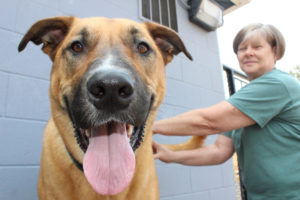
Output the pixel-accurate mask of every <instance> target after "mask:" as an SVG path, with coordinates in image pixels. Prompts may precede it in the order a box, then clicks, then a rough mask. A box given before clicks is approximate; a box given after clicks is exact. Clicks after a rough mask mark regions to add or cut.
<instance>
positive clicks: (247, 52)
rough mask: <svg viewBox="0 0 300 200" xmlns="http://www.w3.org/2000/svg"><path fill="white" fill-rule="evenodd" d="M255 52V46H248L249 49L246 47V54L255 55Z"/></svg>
mask: <svg viewBox="0 0 300 200" xmlns="http://www.w3.org/2000/svg"><path fill="white" fill-rule="evenodd" d="M253 53H254V51H253V48H251V47H247V49H246V55H253Z"/></svg>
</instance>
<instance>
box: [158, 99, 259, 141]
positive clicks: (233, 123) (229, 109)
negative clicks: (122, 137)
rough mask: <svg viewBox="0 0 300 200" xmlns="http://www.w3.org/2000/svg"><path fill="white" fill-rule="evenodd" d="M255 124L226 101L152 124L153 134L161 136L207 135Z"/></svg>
mask: <svg viewBox="0 0 300 200" xmlns="http://www.w3.org/2000/svg"><path fill="white" fill-rule="evenodd" d="M253 124H255V121H254V120H253V119H251V118H250V117H248V116H247V115H245V114H244V113H242V112H241V111H240V110H238V109H237V108H235V107H234V106H233V105H231V104H230V103H228V102H227V101H222V102H221V103H219V104H216V105H214V106H211V107H208V108H203V109H197V110H192V111H189V112H186V113H183V114H180V115H177V116H175V117H172V118H168V119H164V120H160V121H157V122H155V123H154V125H153V128H152V130H153V132H154V133H159V134H162V135H175V136H186V135H199V136H201V135H209V134H216V133H222V132H226V131H230V130H235V129H238V128H242V127H246V126H250V125H253Z"/></svg>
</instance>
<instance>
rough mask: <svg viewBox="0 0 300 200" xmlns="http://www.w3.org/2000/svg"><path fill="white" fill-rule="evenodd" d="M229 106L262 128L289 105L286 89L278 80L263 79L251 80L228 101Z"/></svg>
mask: <svg viewBox="0 0 300 200" xmlns="http://www.w3.org/2000/svg"><path fill="white" fill-rule="evenodd" d="M227 101H228V102H229V103H230V104H232V105H233V106H234V107H236V108H237V109H239V110H240V111H241V112H243V113H244V114H246V115H247V116H249V117H250V118H252V119H253V120H254V121H255V122H256V123H257V124H258V125H259V126H260V127H264V126H265V125H266V124H267V123H268V122H269V121H270V120H271V119H272V118H273V117H274V116H276V115H277V114H278V113H280V112H281V110H282V109H283V108H284V107H285V106H286V105H287V104H288V103H289V101H290V98H289V94H288V91H287V89H286V88H285V86H284V85H283V84H282V83H281V81H280V80H277V79H276V78H272V77H267V78H266V77H263V78H258V79H255V80H253V81H252V82H251V83H249V84H248V85H246V86H245V87H243V88H242V89H240V90H239V91H238V92H237V93H235V94H234V95H232V96H231V97H230V98H229V99H228V100H227Z"/></svg>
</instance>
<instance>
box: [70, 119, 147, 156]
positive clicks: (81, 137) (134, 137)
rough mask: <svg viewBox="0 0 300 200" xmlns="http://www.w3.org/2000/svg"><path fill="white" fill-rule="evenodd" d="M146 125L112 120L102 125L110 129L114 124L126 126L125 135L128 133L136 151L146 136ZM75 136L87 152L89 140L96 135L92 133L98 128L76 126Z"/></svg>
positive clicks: (132, 146)
mask: <svg viewBox="0 0 300 200" xmlns="http://www.w3.org/2000/svg"><path fill="white" fill-rule="evenodd" d="M144 125H145V124H143V125H142V126H140V127H137V126H134V125H131V124H128V123H125V122H115V121H111V122H108V123H105V124H103V125H102V126H100V128H101V127H107V128H108V129H111V128H113V127H114V126H124V127H125V128H126V129H125V130H126V133H125V135H127V137H128V140H129V143H130V145H131V148H132V150H133V151H135V150H136V149H137V148H139V146H140V145H141V143H142V141H143V136H144ZM75 129H77V130H75V137H76V139H77V142H78V145H79V146H80V148H81V149H82V151H83V152H86V150H87V148H88V146H89V140H90V138H91V137H94V135H93V134H92V133H94V132H95V130H96V129H97V128H89V129H82V128H75Z"/></svg>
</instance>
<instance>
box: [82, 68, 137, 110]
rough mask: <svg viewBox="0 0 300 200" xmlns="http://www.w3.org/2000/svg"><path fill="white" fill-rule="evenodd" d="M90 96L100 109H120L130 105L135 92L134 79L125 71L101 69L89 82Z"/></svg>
mask: <svg viewBox="0 0 300 200" xmlns="http://www.w3.org/2000/svg"><path fill="white" fill-rule="evenodd" d="M87 88H88V92H89V98H90V100H91V101H92V102H93V104H94V105H95V106H96V107H97V108H98V109H103V110H109V111H114V110H119V109H125V108H127V107H128V105H129V104H130V102H131V101H132V98H133V94H134V81H133V79H132V78H131V77H130V76H129V75H128V74H127V73H124V72H116V71H99V72H97V73H95V74H94V75H93V76H92V77H91V78H90V79H89V80H88V82H87Z"/></svg>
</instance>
